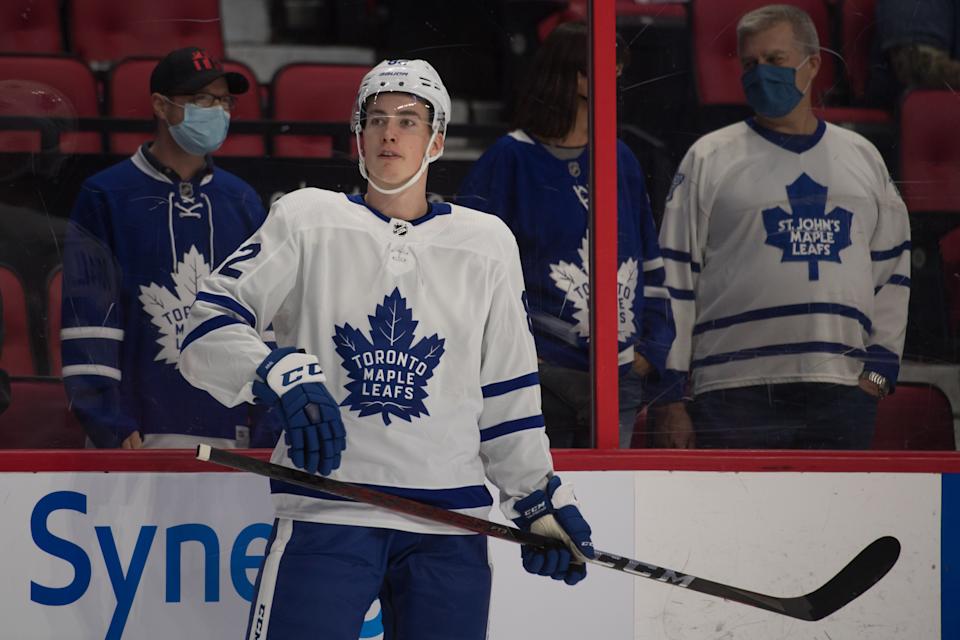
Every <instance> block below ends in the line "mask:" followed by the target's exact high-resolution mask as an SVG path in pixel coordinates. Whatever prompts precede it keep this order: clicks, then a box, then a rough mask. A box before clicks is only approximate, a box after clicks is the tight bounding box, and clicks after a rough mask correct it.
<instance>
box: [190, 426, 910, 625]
mask: <svg viewBox="0 0 960 640" xmlns="http://www.w3.org/2000/svg"><path fill="white" fill-rule="evenodd" d="M197 458H199V459H200V460H207V461H210V462H214V463H216V464H219V465H223V466H225V467H230V468H232V469H238V470H240V471H248V472H250V473H255V474H257V475H261V476H266V477H268V478H272V479H274V480H282V481H284V482H289V483H291V484H295V485H298V486H301V487H306V488H308V489H313V490H319V491H325V492H326V493H330V494H333V495H337V496H340V497H342V498H349V499H351V500H355V501H357V502H363V503H366V504H371V505H374V506H378V507H383V508H384V509H389V510H391V511H396V512H398V513H404V514H406V515H409V516H415V517H418V518H423V519H425V520H430V521H432V522H437V523H440V524H445V525H450V526H453V527H457V528H460V529H464V530H466V531H473V532H475V533H480V534H483V535H485V536H489V537H491V538H499V539H501V540H506V541H508V542H515V543H518V544H529V545H534V546H537V547H556V546H562V543H561V542H559V541H558V540H555V539H554V538H548V537H545V536H540V535H537V534H535V533H530V532H528V531H521V530H520V529H516V528H514V527H509V526H505V525H501V524H497V523H495V522H490V521H489V520H483V519H481V518H474V517H473V516H468V515H464V514H462V513H456V512H454V511H448V510H446V509H441V508H440V507H434V506H432V505H428V504H423V503H421V502H417V501H415V500H409V499H407V498H401V497H398V496H394V495H390V494H388V493H384V492H382V491H377V490H375V489H369V488H367V487H361V486H358V485H354V484H350V483H347V482H340V481H339V480H332V479H330V478H325V477H323V476H318V475H312V474H309V473H306V472H304V471H300V470H298V469H291V468H289V467H283V466H280V465H277V464H272V463H270V462H264V461H262V460H257V459H256V458H250V457H248V456H243V455H239V454H236V453H231V452H229V451H224V450H223V449H217V448H214V447H210V446H208V445H200V446H199V447H197ZM899 555H900V543H899V541H897V539H896V538H893V537H890V536H886V537H883V538H878V539H877V540H874V541H873V542H872V543H870V544H869V545H867V547H866V548H865V549H864V550H863V551H861V552H860V553H859V554H857V556H856V557H855V558H854V559H853V560H851V561H850V562H849V563H848V564H847V566H845V567H844V568H843V569H842V570H841V571H840V573H838V574H837V575H835V576H834V577H833V578H831V579H830V580H828V581H827V583H826V584H824V585H823V586H822V587H820V588H819V589H817V590H816V591H813V592H811V593H808V594H806V595H803V596H797V597H793V598H778V597H776V596H770V595H765V594H762V593H757V592H755V591H748V590H747V589H740V588H738V587H733V586H730V585H726V584H722V583H720V582H713V581H711V580H706V579H704V578H698V577H696V576H692V575H689V574H685V573H681V572H680V571H675V570H673V569H667V568H666V567H659V566H657V565H654V564H648V563H646V562H640V561H639V560H631V559H630V558H624V557H623V556H618V555H616V554H613V553H609V552H606V551H600V550H596V551H595V557H594V558H592V559H590V558H588V562H590V564H596V565H599V566H602V567H607V568H609V569H616V570H617V571H622V572H624V573H629V574H631V575H635V576H639V577H642V578H648V579H650V580H656V581H658V582H661V583H664V584H669V585H674V586H677V587H683V588H684V589H690V590H691V591H697V592H699V593H705V594H707V595H711V596H716V597H719V598H723V599H724V600H732V601H734V602H739V603H741V604H745V605H749V606H751V607H757V608H759V609H765V610H767V611H772V612H774V613H778V614H781V615H785V616H790V617H791V618H797V619H799V620H820V619H821V618H824V617H826V616H828V615H830V614H831V613H834V612H835V611H837V610H838V609H840V608H841V607H843V606H845V605H846V604H848V603H849V602H851V601H852V600H854V599H855V598H857V597H858V596H860V595H861V594H863V593H864V592H865V591H866V590H867V589H869V588H870V587H872V586H873V585H874V584H876V583H877V582H878V581H879V580H880V579H881V578H882V577H883V576H884V575H886V574H887V572H888V571H890V569H891V568H893V565H894V564H895V563H896V561H897V558H898V557H899Z"/></svg>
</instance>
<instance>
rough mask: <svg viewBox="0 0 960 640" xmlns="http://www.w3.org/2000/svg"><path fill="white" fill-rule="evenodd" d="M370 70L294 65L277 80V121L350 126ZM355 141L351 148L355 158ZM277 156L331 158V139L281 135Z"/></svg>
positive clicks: (276, 140) (275, 146)
mask: <svg viewBox="0 0 960 640" xmlns="http://www.w3.org/2000/svg"><path fill="white" fill-rule="evenodd" d="M369 70H370V67H366V66H347V65H325V64H299V63H297V64H291V65H287V66H285V67H283V68H281V69H280V70H278V71H277V73H276V74H275V75H274V77H273V117H274V118H275V119H277V120H314V121H318V122H343V123H345V124H346V123H349V122H350V118H351V117H352V116H353V108H354V101H355V100H356V99H357V89H358V88H359V87H360V81H361V80H362V79H363V76H364V75H366V73H367V71H369ZM354 147H355V145H354V144H352V141H351V142H349V143H348V148H349V149H351V150H352V151H351V152H352V153H354V154H355V149H354ZM273 152H274V155H275V156H278V157H301V158H302V157H311V158H329V157H331V156H332V155H333V139H332V138H331V136H306V135H277V136H274V139H273Z"/></svg>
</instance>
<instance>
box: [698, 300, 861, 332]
mask: <svg viewBox="0 0 960 640" xmlns="http://www.w3.org/2000/svg"><path fill="white" fill-rule="evenodd" d="M814 314H829V315H836V316H843V317H845V318H852V319H854V320H856V321H857V322H859V323H860V325H861V326H862V327H863V329H864V331H866V332H867V333H870V331H871V329H872V327H873V323H872V322H871V321H870V318H868V317H867V315H866V314H865V313H863V312H862V311H860V310H859V309H857V308H855V307H849V306H847V305H843V304H835V303H832V302H808V303H805V304H804V303H801V304H787V305H783V306H779V307H767V308H764V309H752V310H750V311H744V312H743V313H738V314H736V315H732V316H727V317H725V318H717V319H716V320H709V321H707V322H701V323H700V324H698V325H696V326H695V327H694V328H693V335H698V334H701V333H706V332H707V331H714V330H716V329H724V328H726V327H732V326H733V325H736V324H743V323H746V322H756V321H757V320H769V319H771V318H786V317H788V316H804V315H814Z"/></svg>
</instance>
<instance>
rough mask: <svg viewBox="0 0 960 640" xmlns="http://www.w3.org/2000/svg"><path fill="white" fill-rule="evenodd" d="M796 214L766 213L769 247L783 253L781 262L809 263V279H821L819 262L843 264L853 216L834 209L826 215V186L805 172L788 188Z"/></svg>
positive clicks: (848, 244) (765, 224)
mask: <svg viewBox="0 0 960 640" xmlns="http://www.w3.org/2000/svg"><path fill="white" fill-rule="evenodd" d="M787 197H788V198H789V199H790V208H791V209H792V210H793V214H792V215H791V214H790V213H787V212H786V211H784V210H783V209H782V208H780V207H774V208H772V209H764V210H763V226H764V228H765V229H766V231H767V240H766V244H768V245H770V246H772V247H778V248H779V249H782V250H783V257H782V258H781V259H780V262H806V263H807V269H808V271H807V273H808V277H809V279H810V280H819V279H820V261H821V260H822V261H825V262H840V252H841V251H842V250H843V249H846V248H847V247H849V246H850V226H851V224H852V222H853V213H852V212H850V211H847V210H846V209H841V208H840V207H834V208H833V209H832V210H831V211H830V212H829V213H827V187H825V186H823V185H821V184H817V183H816V182H815V181H814V180H813V179H812V178H811V177H810V176H808V175H807V174H806V173H801V174H800V177H799V178H797V179H796V180H794V182H793V184H790V185H787Z"/></svg>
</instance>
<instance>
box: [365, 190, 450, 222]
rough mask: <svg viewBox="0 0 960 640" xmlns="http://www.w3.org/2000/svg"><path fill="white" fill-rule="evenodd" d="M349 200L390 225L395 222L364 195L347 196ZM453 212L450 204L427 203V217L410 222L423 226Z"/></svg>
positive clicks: (423, 216)
mask: <svg viewBox="0 0 960 640" xmlns="http://www.w3.org/2000/svg"><path fill="white" fill-rule="evenodd" d="M347 200H349V201H350V202H353V203H354V204H359V205H363V206H364V207H366V209H367V211H369V212H370V213H372V214H373V215H375V216H377V217H378V218H380V219H381V220H383V221H384V222H387V223H390V222H393V220H394V219H393V218H391V217H390V216H388V215H386V214H384V213H382V212H380V211H378V210H377V209H375V208H373V207H371V206H370V205H369V204H367V201H366V200H364V199H363V195H362V194H359V193H357V194H353V195H348V196H347ZM451 211H453V209H452V208H451V207H450V205H449V204H448V203H446V202H427V213H426V215H422V216H420V217H419V218H417V219H416V220H410V221H409V224H411V225H413V226H417V225H420V224H423V223H424V222H426V221H427V220H432V219H433V218H436V217H437V216H443V215H447V214H448V213H450V212H451Z"/></svg>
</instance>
